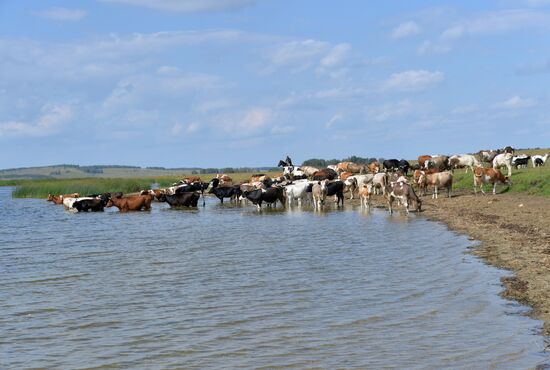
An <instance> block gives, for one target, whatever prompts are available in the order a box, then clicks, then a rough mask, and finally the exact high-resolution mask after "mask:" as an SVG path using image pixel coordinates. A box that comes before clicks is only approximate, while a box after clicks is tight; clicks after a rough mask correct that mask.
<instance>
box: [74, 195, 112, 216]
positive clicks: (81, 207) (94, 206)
mask: <svg viewBox="0 0 550 370" xmlns="http://www.w3.org/2000/svg"><path fill="white" fill-rule="evenodd" d="M109 199H110V195H101V196H99V198H92V199H85V198H76V200H75V201H74V203H73V204H72V208H74V209H76V210H77V211H78V212H88V211H92V212H103V210H104V208H105V206H106V205H107V202H108V201H109Z"/></svg>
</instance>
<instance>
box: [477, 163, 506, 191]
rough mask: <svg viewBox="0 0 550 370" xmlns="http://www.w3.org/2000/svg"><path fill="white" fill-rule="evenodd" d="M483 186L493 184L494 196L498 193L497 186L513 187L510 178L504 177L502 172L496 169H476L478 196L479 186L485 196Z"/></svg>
mask: <svg viewBox="0 0 550 370" xmlns="http://www.w3.org/2000/svg"><path fill="white" fill-rule="evenodd" d="M483 184H493V195H495V194H496V192H497V190H496V189H497V184H508V186H512V183H511V182H510V180H509V178H508V176H504V175H503V174H502V173H501V172H500V170H498V169H496V168H484V167H477V168H474V193H475V194H476V195H477V187H478V186H479V189H480V190H481V192H482V193H483V195H485V191H483Z"/></svg>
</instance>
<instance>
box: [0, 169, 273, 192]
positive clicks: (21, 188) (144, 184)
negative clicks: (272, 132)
mask: <svg viewBox="0 0 550 370" xmlns="http://www.w3.org/2000/svg"><path fill="white" fill-rule="evenodd" d="M268 174H270V175H273V174H275V173H268ZM250 175H251V173H232V174H230V176H231V178H233V180H234V181H236V182H241V181H245V180H247V179H249V178H250ZM215 176H216V175H215V174H207V175H201V178H202V180H203V181H209V180H210V179H212V178H213V177H215ZM180 178H181V177H180V176H163V177H144V178H84V179H47V180H43V179H39V180H2V181H0V186H15V190H14V191H13V194H12V195H13V197H14V198H46V197H47V196H48V194H69V193H75V192H76V193H80V194H83V195H84V194H100V193H106V192H115V191H121V192H123V193H134V192H137V191H140V190H143V189H150V188H151V186H152V185H153V184H158V186H159V187H166V186H170V184H173V183H174V182H176V181H178V180H179V179H180Z"/></svg>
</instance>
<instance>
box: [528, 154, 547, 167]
mask: <svg viewBox="0 0 550 370" xmlns="http://www.w3.org/2000/svg"><path fill="white" fill-rule="evenodd" d="M548 155H550V153H546V154H545V155H540V154H536V155H534V156H532V157H531V161H532V162H533V167H541V166H544V164H545V163H546V160H547V159H548Z"/></svg>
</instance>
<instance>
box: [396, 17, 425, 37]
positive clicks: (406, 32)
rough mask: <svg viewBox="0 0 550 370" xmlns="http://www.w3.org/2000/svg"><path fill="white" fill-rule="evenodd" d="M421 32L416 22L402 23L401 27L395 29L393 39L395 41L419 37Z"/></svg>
mask: <svg viewBox="0 0 550 370" xmlns="http://www.w3.org/2000/svg"><path fill="white" fill-rule="evenodd" d="M420 31H421V29H420V26H419V25H418V24H417V23H416V22H414V21H408V22H404V23H401V24H400V25H399V26H397V27H396V28H394V30H393V31H392V34H391V37H392V38H394V39H403V38H406V37H411V36H415V35H418V34H419V33H420Z"/></svg>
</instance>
